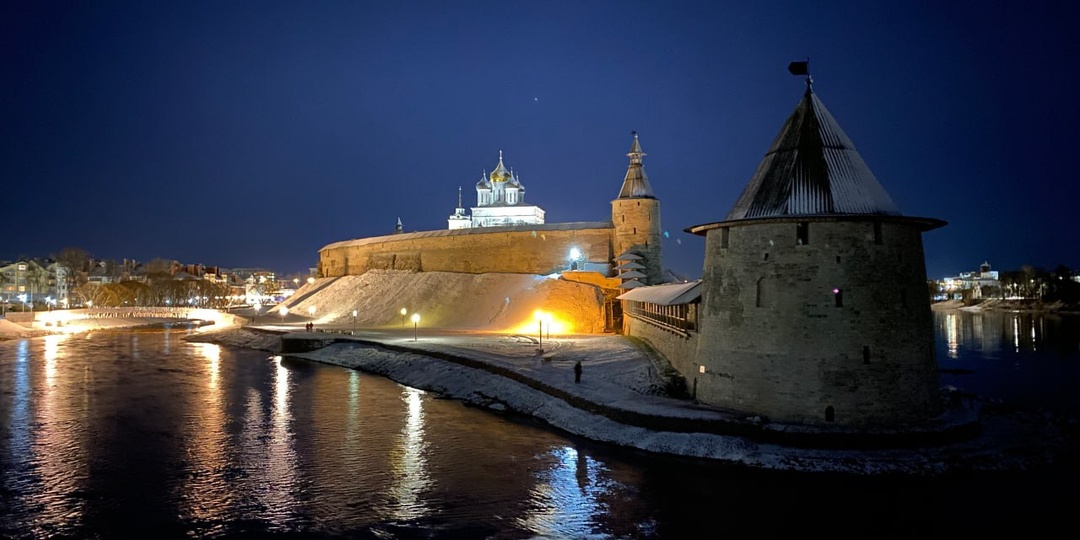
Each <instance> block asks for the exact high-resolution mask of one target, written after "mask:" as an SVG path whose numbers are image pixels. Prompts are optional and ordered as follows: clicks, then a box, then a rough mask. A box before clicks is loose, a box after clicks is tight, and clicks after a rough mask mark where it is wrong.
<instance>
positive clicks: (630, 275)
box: [619, 270, 645, 279]
mask: <svg viewBox="0 0 1080 540" xmlns="http://www.w3.org/2000/svg"><path fill="white" fill-rule="evenodd" d="M643 277H645V274H642V273H641V272H638V271H637V270H630V271H629V272H623V273H621V274H619V279H637V278H643Z"/></svg>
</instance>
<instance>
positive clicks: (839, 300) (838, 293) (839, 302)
mask: <svg viewBox="0 0 1080 540" xmlns="http://www.w3.org/2000/svg"><path fill="white" fill-rule="evenodd" d="M832 295H833V300H834V301H835V302H836V307H844V290H843V289H833V290H832Z"/></svg>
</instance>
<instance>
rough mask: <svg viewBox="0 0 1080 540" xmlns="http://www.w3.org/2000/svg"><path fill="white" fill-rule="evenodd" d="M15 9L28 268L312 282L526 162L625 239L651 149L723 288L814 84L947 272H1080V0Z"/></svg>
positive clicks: (930, 264)
mask: <svg viewBox="0 0 1080 540" xmlns="http://www.w3.org/2000/svg"><path fill="white" fill-rule="evenodd" d="M724 4H726V3H721V2H690V3H681V2H655V1H646V2H629V1H620V2H601V1H588V2H580V1H575V2H565V3H564V2H546V1H545V2H515V1H501V2H359V1H351V2H327V1H320V2H280V3H279V2H269V1H259V2H205V3H203V2H122V3H116V2H101V1H99V2H63V3H51V2H36V1H35V2H4V3H3V5H2V7H0V70H2V81H3V83H2V84H0V179H2V186H3V188H2V193H3V196H2V200H3V202H4V211H3V220H4V225H5V227H4V229H5V232H4V233H3V235H2V236H0V238H2V242H0V259H11V258H14V257H16V256H18V255H30V256H47V255H49V254H50V253H55V252H58V251H59V250H60V249H61V248H64V247H67V246H77V247H82V248H84V249H86V250H87V251H89V252H90V253H92V254H93V255H95V256H97V257H102V258H117V259H119V258H124V257H127V258H136V259H139V260H144V261H145V260H149V259H151V258H154V257H163V258H169V259H177V260H180V261H182V262H202V263H206V264H212V265H213V264H219V265H223V266H227V267H239V266H243V267H250V266H262V267H268V268H271V269H274V270H276V271H278V272H281V273H292V272H296V271H300V270H304V269H306V268H307V267H310V266H314V265H315V262H316V259H317V250H318V249H319V248H320V247H322V246H324V245H326V244H328V243H331V242H335V241H339V240H344V239H349V238H358V237H364V236H373V235H380V234H387V233H390V232H392V230H393V228H394V224H395V221H396V219H397V218H398V217H400V218H401V220H402V222H403V223H404V226H405V229H406V230H410V231H412V230H431V229H444V228H446V217H447V216H448V215H449V214H450V213H452V212H453V207H454V206H455V204H456V198H457V188H458V186H459V185H460V186H462V187H463V188H464V190H465V200H466V206H469V205H473V204H475V191H473V186H474V184H475V182H476V180H477V179H478V178H479V176H480V173H481V170H482V169H487V170H489V171H490V170H491V169H492V167H493V166H494V165H495V163H496V161H497V158H498V151H499V150H500V149H501V150H503V151H504V152H505V156H506V163H507V165H508V166H512V167H513V168H514V170H515V171H516V172H518V173H519V174H520V175H521V179H522V182H523V183H524V184H525V186H526V187H527V200H528V201H529V202H532V203H535V204H538V205H540V206H541V207H543V208H544V209H545V210H546V211H547V220H548V222H564V221H594V220H606V219H610V200H611V199H612V198H613V197H615V195H616V194H617V193H618V190H619V187H620V184H621V181H622V177H623V174H624V173H625V171H626V164H627V158H626V157H625V153H626V152H627V150H628V149H629V146H630V135H629V133H630V131H631V130H637V131H638V132H639V133H640V136H641V142H642V145H643V147H644V149H645V151H646V152H647V153H648V154H649V155H648V156H647V157H646V158H645V170H646V171H647V173H648V175H649V179H650V181H651V183H652V185H653V189H654V190H655V191H656V194H657V196H658V197H659V198H660V199H661V201H662V213H663V224H664V228H665V229H666V230H667V231H669V233H670V238H668V239H667V240H666V245H665V252H664V257H665V266H667V267H670V268H672V269H675V270H676V271H679V272H682V273H685V274H689V275H691V276H694V277H696V276H699V275H700V274H701V267H702V257H703V253H704V241H703V239H701V238H699V237H696V236H692V235H688V234H686V233H684V232H682V231H683V229H684V228H686V227H688V226H691V225H696V224H700V223H707V222H712V221H718V220H721V219H723V218H724V216H725V215H726V214H727V212H728V210H729V209H730V208H731V206H732V204H733V203H734V202H735V199H736V198H737V197H738V195H739V193H740V192H741V191H742V189H743V187H744V185H745V184H746V182H747V181H748V180H749V178H750V176H751V175H752V174H753V172H754V169H755V168H756V166H757V164H758V162H759V161H760V160H761V158H762V155H763V154H764V152H765V150H766V149H767V148H768V146H769V144H770V143H771V142H772V139H773V137H774V136H775V135H776V133H777V132H778V131H779V129H780V127H781V125H782V124H783V122H784V120H785V119H786V118H787V116H788V115H789V114H790V113H791V112H792V110H793V109H794V107H795V105H796V103H797V102H798V101H799V99H800V97H801V94H802V91H803V82H802V81H801V80H800V79H799V78H796V77H793V76H791V75H789V74H788V73H787V71H786V66H787V64H788V62H790V61H792V60H799V59H805V58H806V57H809V58H810V61H811V63H810V68H811V72H812V73H813V76H814V80H815V86H814V88H815V91H816V92H817V93H818V95H819V96H820V97H821V99H822V100H823V101H824V102H825V104H826V105H827V106H828V108H829V110H830V112H832V114H833V115H834V116H835V117H836V118H837V120H838V121H839V122H840V124H841V125H842V126H843V128H844V129H845V131H846V132H847V133H848V135H849V136H850V137H851V138H852V140H854V142H855V145H856V147H857V148H858V149H859V151H860V153H861V154H862V156H863V158H864V159H865V160H866V162H867V163H868V164H869V166H870V168H871V169H872V170H873V171H874V173H875V175H876V176H877V177H878V180H879V181H880V182H881V183H882V184H883V185H884V187H885V189H886V190H887V191H888V192H889V193H890V195H892V198H893V199H894V200H895V202H896V203H897V205H898V206H899V207H900V209H901V211H902V212H904V213H905V214H906V215H914V216H926V217H936V218H940V219H944V220H946V221H948V222H949V225H948V226H947V227H945V228H943V229H939V230H935V231H931V232H929V233H927V234H926V235H925V236H924V239H925V245H926V262H927V270H928V273H929V275H930V276H931V277H943V276H945V275H952V274H955V273H957V272H960V271H963V270H970V269H975V268H977V267H978V265H979V264H980V263H982V262H983V261H984V260H988V261H990V263H991V264H993V265H994V266H995V268H998V269H1002V270H1004V269H1012V268H1017V267H1019V266H1020V265H1021V264H1025V263H1028V264H1034V265H1042V266H1047V267H1053V266H1054V265H1056V264H1058V263H1064V264H1067V265H1069V266H1072V267H1074V268H1076V267H1078V266H1080V254H1078V250H1077V246H1078V245H1080V226H1077V220H1076V217H1075V209H1076V207H1077V203H1078V198H1077V189H1076V187H1075V186H1076V183H1077V175H1076V168H1075V156H1076V155H1077V153H1078V152H1080V150H1078V149H1077V144H1076V143H1077V140H1078V136H1077V132H1078V130H1077V126H1080V99H1077V98H1076V97H1075V94H1076V92H1077V84H1076V82H1075V81H1076V79H1077V75H1076V72H1077V68H1078V66H1080V45H1078V44H1080V39H1077V38H1076V37H1075V36H1074V34H1073V33H1072V32H1073V31H1074V30H1075V28H1077V27H1078V26H1080V24H1078V23H1080V17H1078V16H1077V12H1076V8H1073V7H1072V6H1071V5H1070V3H1068V2H1024V3H1021V2H983V1H980V2H974V1H972V2H902V3H896V4H895V5H894V4H892V3H883V2H744V3H740V4H742V5H734V6H729V5H724Z"/></svg>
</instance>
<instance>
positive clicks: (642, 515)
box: [0, 313, 1080, 538]
mask: <svg viewBox="0 0 1080 540" xmlns="http://www.w3.org/2000/svg"><path fill="white" fill-rule="evenodd" d="M950 317H952V318H950ZM1003 317H1004V316H1003ZM935 320H936V321H937V326H936V329H937V333H938V344H939V351H938V354H939V363H941V364H942V366H943V367H945V368H947V369H948V370H949V372H948V373H946V374H943V383H945V384H954V385H957V386H961V387H969V385H975V386H977V388H971V389H972V390H973V391H977V392H979V393H989V392H999V393H1001V394H1003V395H1007V396H1008V397H1022V398H1023V399H1024V400H1026V402H1027V403H1030V404H1034V405H1038V406H1050V405H1055V404H1063V405H1064V406H1070V407H1074V406H1075V405H1074V404H1073V401H1071V396H1065V395H1063V396H1056V397H1055V396H1050V395H1049V394H1050V393H1052V392H1058V391H1062V392H1075V390H1076V385H1077V381H1078V377H1077V369H1078V368H1077V364H1078V363H1080V354H1078V349H1077V343H1076V340H1077V337H1076V336H1077V335H1078V334H1077V332H1076V331H1075V326H1069V325H1070V324H1073V323H1061V322H1060V321H1059V322H1051V321H1049V320H1044V319H1039V318H1036V319H1034V322H1032V323H1031V324H1030V325H1025V322H1024V321H1028V320H1029V319H1021V320H1020V322H1018V323H1015V324H1014V323H1013V322H1010V321H1012V319H1009V318H1008V317H1005V319H1004V320H1005V322H1004V323H1002V322H1000V321H999V320H998V319H996V318H995V317H992V316H986V315H984V316H982V317H980V318H976V317H974V316H972V315H969V314H961V313H953V314H952V315H951V316H950V315H946V314H935ZM1010 325H1011V326H1010ZM1017 325H1019V326H1017ZM1029 326H1030V327H1031V328H1034V330H1033V331H1029ZM1017 328H1019V330H1018V331H1017V330H1016V329H1017ZM999 330H1000V332H999ZM187 332H189V330H187V329H183V328H177V329H170V330H157V331H125V332H95V333H92V334H86V335H73V336H52V337H45V338H37V339H23V340H12V341H6V342H0V536H2V537H4V538H117V537H153V538H263V537H271V538H279V537H280V538H300V537H302V538H709V537H721V536H728V535H731V534H736V533H737V531H750V532H752V533H753V534H756V535H764V536H778V535H792V534H799V535H813V534H818V533H825V534H830V535H832V536H834V537H835V536H840V537H848V536H851V537H855V536H859V537H862V536H870V537H874V536H887V537H925V536H926V535H928V534H933V533H940V532H942V531H945V530H955V531H958V532H963V533H964V534H977V533H989V532H994V531H1000V530H1001V527H1003V526H1015V525H1021V524H1022V525H1023V526H1025V527H1027V530H1028V533H1029V534H1031V535H1036V536H1038V535H1040V531H1042V532H1044V533H1046V534H1049V531H1050V530H1052V528H1053V527H1055V526H1062V525H1064V524H1068V523H1069V520H1068V517H1069V516H1071V511H1072V510H1071V508H1069V509H1066V508H1063V507H1062V503H1063V502H1064V501H1070V500H1074V497H1072V496H1071V495H1070V494H1071V493H1072V489H1073V486H1074V485H1075V483H1076V480H1077V475H1076V473H1075V469H1074V468H1073V467H1071V466H1068V467H1065V466H1054V467H1048V468H1045V469H1038V470H1035V471H1029V472H1024V473H1009V474H980V475H970V476H962V477H949V478H892V477H884V478H881V477H879V478H852V477H844V476H837V475H822V474H795V473H776V472H769V471H756V470H745V469H740V468H733V467H730V466H722V465H718V464H716V463H712V462H705V461H700V460H693V459H683V458H674V457H665V456H657V455H651V454H645V453H642V452H637V451H631V450H627V449H621V448H613V447H610V446H606V445H602V444H597V443H592V442H590V441H587V440H582V439H579V438H575V437H572V436H568V435H566V434H564V433H562V432H559V431H557V430H553V429H550V428H548V427H546V426H543V425H538V424H536V423H534V422H532V421H530V420H529V419H527V418H520V417H513V416H509V415H505V414H498V413H492V412H489V411H485V410H479V409H476V408H471V407H468V406H465V405H462V404H461V403H459V402H456V401H452V400H446V399H439V397H438V396H436V395H433V394H431V393H425V392H422V391H419V390H415V389H411V388H407V387H403V386H401V385H398V384H396V383H394V382H391V381H388V380H386V379H382V378H379V377H374V376H368V375H364V374H361V373H358V372H355V371H350V370H347V369H343V368H338V367H333V366H326V365H319V364H311V363H306V362H302V361H290V360H288V359H285V360H282V359H280V358H275V357H268V356H267V355H266V354H265V353H261V352H258V351H251V350H241V349H230V348H225V347H220V346H218V345H213V344H202V343H191V342H188V341H185V340H184V339H183V338H184V336H185V335H186V333H187ZM1032 332H1033V333H1032ZM999 334H1000V335H999ZM1058 337H1061V338H1062V339H1065V341H1066V343H1064V344H1061V345H1058V344H1051V343H1056V342H1053V341H1052V340H1054V339H1057V338H1058ZM1029 339H1030V341H1029ZM1069 339H1071V347H1072V348H1071V349H1069V348H1068V347H1069V345H1070V343H1069V342H1068V340H1069ZM1070 377H1071V378H1070ZM1066 379H1067V380H1066ZM1009 381H1014V382H1016V384H1017V385H1018V388H1017V389H1015V391H1014V389H1013V388H1011V387H1010V386H1009ZM1031 391H1034V393H1035V394H1039V395H1038V396H1035V397H1032V396H1028V395H1027V393H1028V392H1031ZM1013 394H1015V396H1014V395H1013ZM1073 395H1075V393H1074V394H1073Z"/></svg>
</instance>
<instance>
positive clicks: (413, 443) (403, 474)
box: [390, 387, 431, 520]
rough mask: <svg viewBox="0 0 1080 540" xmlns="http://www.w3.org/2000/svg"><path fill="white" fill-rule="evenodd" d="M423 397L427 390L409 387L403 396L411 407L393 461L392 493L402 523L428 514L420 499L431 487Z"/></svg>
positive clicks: (391, 464) (396, 513)
mask: <svg viewBox="0 0 1080 540" xmlns="http://www.w3.org/2000/svg"><path fill="white" fill-rule="evenodd" d="M423 395H424V392H423V390H417V389H415V388H408V387H405V389H404V390H403V391H402V395H401V398H402V399H403V400H405V402H406V403H407V405H408V415H407V416H406V418H405V426H404V427H403V428H402V430H401V434H400V435H399V437H398V446H397V447H396V448H395V449H394V452H393V455H392V456H391V458H390V459H391V462H390V467H391V469H392V471H393V474H394V480H395V483H394V485H393V486H391V487H390V493H391V495H392V496H393V497H394V499H395V500H396V501H397V505H396V507H395V512H394V517H396V518H397V519H401V520H408V519H415V518H418V517H422V516H423V515H425V514H427V512H428V509H427V508H425V507H424V505H423V503H422V502H421V500H420V495H421V493H422V492H423V491H424V490H425V489H427V488H428V486H429V485H430V484H431V479H430V477H429V473H428V470H427V458H426V457H425V455H424V452H425V447H426V446H427V445H426V443H425V442H424V408H423V399H422V397H423Z"/></svg>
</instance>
